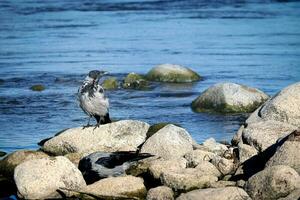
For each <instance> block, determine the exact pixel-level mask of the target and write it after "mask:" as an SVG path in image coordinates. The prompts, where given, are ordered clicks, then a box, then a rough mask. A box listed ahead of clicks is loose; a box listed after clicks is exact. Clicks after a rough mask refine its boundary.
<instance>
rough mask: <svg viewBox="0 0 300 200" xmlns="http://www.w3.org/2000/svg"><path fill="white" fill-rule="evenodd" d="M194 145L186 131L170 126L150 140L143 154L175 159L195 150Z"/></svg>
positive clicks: (147, 141)
mask: <svg viewBox="0 0 300 200" xmlns="http://www.w3.org/2000/svg"><path fill="white" fill-rule="evenodd" d="M193 143H194V141H193V139H192V137H191V136H190V134H189V133H188V132H187V131H186V130H185V129H183V128H180V127H178V126H175V125H173V124H169V125H167V126H165V127H164V128H162V129H160V130H159V131H157V132H156V133H155V134H154V135H152V136H151V137H150V138H148V139H147V140H146V142H145V143H144V145H143V146H142V148H141V152H142V153H150V154H153V155H157V156H160V157H162V158H165V159H174V158H179V157H181V156H183V155H184V154H186V153H187V152H189V151H191V150H193Z"/></svg>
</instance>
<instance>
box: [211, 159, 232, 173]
mask: <svg viewBox="0 0 300 200" xmlns="http://www.w3.org/2000/svg"><path fill="white" fill-rule="evenodd" d="M211 162H212V164H213V165H214V166H215V167H216V168H217V169H218V170H219V171H220V172H221V173H222V174H223V175H227V174H231V173H233V171H234V170H235V165H234V163H233V160H228V159H226V158H222V157H220V156H215V157H213V158H212V160H211Z"/></svg>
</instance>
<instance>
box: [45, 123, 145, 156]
mask: <svg viewBox="0 0 300 200" xmlns="http://www.w3.org/2000/svg"><path fill="white" fill-rule="evenodd" d="M148 128H149V124H147V123H144V122H141V121H135V120H122V121H118V122H113V123H110V124H105V125H101V126H100V127H99V128H94V127H88V128H85V129H83V128H82V127H78V128H72V129H68V130H66V131H64V132H62V133H61V134H59V135H58V136H55V137H53V138H51V139H50V140H48V141H46V142H45V143H44V145H43V146H42V149H43V150H44V151H46V152H50V153H52V154H54V155H65V154H68V153H86V152H94V151H105V152H115V151H135V150H137V147H138V146H139V145H140V144H142V143H143V142H144V141H145V139H146V133H147V131H148Z"/></svg>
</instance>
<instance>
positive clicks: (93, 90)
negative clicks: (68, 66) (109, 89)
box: [78, 70, 111, 127]
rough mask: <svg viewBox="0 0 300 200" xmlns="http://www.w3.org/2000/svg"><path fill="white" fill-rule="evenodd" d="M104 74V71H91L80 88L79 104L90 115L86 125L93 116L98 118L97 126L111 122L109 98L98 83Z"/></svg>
mask: <svg viewBox="0 0 300 200" xmlns="http://www.w3.org/2000/svg"><path fill="white" fill-rule="evenodd" d="M104 74H106V72H104V71H98V70H93V71H90V72H89V74H88V75H87V77H86V78H85V80H84V81H83V84H82V85H81V86H80V88H79V90H78V100H79V105H80V107H81V109H82V110H83V111H84V112H85V113H86V114H87V115H88V116H89V121H88V124H87V125H86V126H85V127H88V126H90V119H91V117H95V119H96V120H97V125H96V127H99V126H100V124H107V123H110V122H111V120H110V118H109V102H108V98H106V97H105V94H104V89H103V88H102V86H101V85H99V83H98V82H99V79H100V78H101V77H102V76H103V75H104Z"/></svg>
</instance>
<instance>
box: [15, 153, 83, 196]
mask: <svg viewBox="0 0 300 200" xmlns="http://www.w3.org/2000/svg"><path fill="white" fill-rule="evenodd" d="M14 180H15V183H16V185H17V188H18V196H19V197H20V198H24V199H46V198H47V199H50V198H62V197H61V195H60V194H59V193H58V192H57V189H59V188H67V189H74V190H79V189H81V188H84V187H85V186H86V183H85V181H84V179H83V177H82V174H81V173H80V171H79V170H78V169H77V168H76V167H75V166H74V164H73V163H71V161H69V160H68V159H67V158H65V157H63V156H58V157H48V158H41V159H34V160H28V161H25V162H23V163H21V164H20V165H18V166H17V167H16V168H15V174H14Z"/></svg>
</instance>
